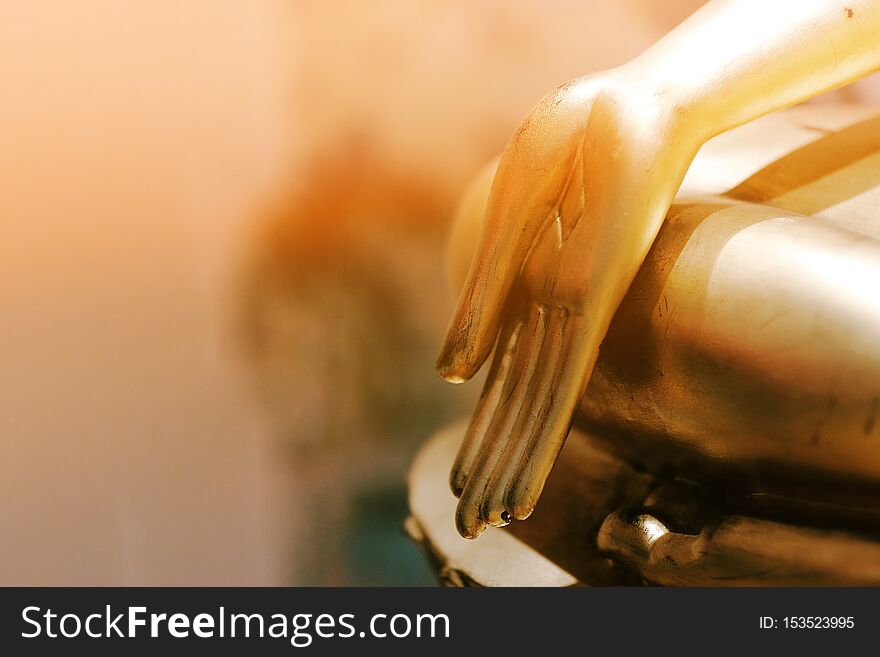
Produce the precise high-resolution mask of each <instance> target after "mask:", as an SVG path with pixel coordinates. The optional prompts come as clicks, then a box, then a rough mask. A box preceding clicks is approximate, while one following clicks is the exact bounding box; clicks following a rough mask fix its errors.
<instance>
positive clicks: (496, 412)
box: [439, 71, 697, 537]
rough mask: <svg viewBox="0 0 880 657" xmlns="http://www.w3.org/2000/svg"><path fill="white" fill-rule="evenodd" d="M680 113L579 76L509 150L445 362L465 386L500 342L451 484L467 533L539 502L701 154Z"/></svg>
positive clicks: (613, 83)
mask: <svg viewBox="0 0 880 657" xmlns="http://www.w3.org/2000/svg"><path fill="white" fill-rule="evenodd" d="M675 110H676V106H675V104H673V103H669V102H658V100H657V97H656V96H654V95H653V94H651V93H646V90H645V89H644V88H638V87H630V86H629V85H628V82H627V81H626V75H625V73H623V72H622V71H618V72H610V73H606V74H602V75H599V76H595V77H590V78H585V79H581V80H577V81H574V82H572V83H570V84H568V85H565V86H564V87H562V88H560V89H558V90H557V91H555V92H554V93H552V94H550V95H549V96H548V97H547V98H545V99H544V100H543V101H542V102H541V103H540V104H539V105H538V107H536V108H535V109H534V110H533V111H532V113H531V114H530V115H529V117H528V118H527V119H526V120H525V121H524V122H523V124H522V126H521V127H520V129H519V130H518V131H517V133H516V135H515V136H514V138H513V139H512V140H511V142H510V144H509V145H508V147H507V149H506V150H505V152H504V155H503V156H502V159H501V162H500V164H499V167H498V173H497V174H496V177H495V180H494V183H493V187H492V192H491V196H490V200H489V207H488V211H487V217H486V228H485V232H484V234H483V238H482V243H481V246H480V247H479V256H478V257H477V258H476V259H475V260H474V262H473V266H472V268H471V270H470V273H469V275H468V281H467V283H466V285H465V292H464V296H463V298H462V303H461V304H460V305H459V309H458V313H457V314H456V317H455V318H454V319H453V323H452V327H451V328H450V332H449V336H448V338H447V342H446V344H445V346H444V351H443V354H442V355H441V357H440V363H439V367H440V370H441V373H442V374H443V376H444V377H445V378H447V379H450V380H459V381H460V380H465V379H467V378H470V377H471V376H472V375H473V374H474V372H475V371H476V370H477V369H478V368H479V367H480V366H481V365H482V363H483V361H484V360H485V359H486V358H487V356H488V355H489V353H490V352H491V351H492V348H493V346H495V344H496V341H497V348H496V351H495V357H494V362H493V364H492V367H491V371H490V373H489V379H488V381H487V383H486V387H485V389H484V391H483V395H482V397H481V399H480V402H479V406H478V408H477V410H476V412H475V415H474V419H473V422H472V423H471V426H470V429H469V430H468V433H467V437H466V439H465V444H464V446H463V447H462V450H461V452H460V453H459V456H458V459H457V460H456V463H455V466H454V469H453V473H452V477H451V481H452V486H453V489H454V490H455V492H456V493H457V494H459V495H460V497H461V499H460V502H459V512H458V526H459V531H460V532H461V533H462V535H464V536H466V537H475V536H477V535H478V534H479V533H480V532H481V531H482V529H483V528H484V527H485V526H486V523H489V524H494V525H502V524H506V523H507V522H508V521H509V519H510V518H517V519H522V518H526V517H527V516H528V515H529V514H530V513H531V512H532V509H533V508H534V506H535V503H536V501H537V499H538V496H539V495H540V493H541V489H542V488H543V485H544V481H545V480H546V477H547V475H548V474H549V472H550V469H551V467H552V465H553V463H554V462H555V461H556V457H557V456H558V454H559V450H560V449H561V447H562V444H563V442H564V440H565V437H566V435H567V433H568V429H569V426H570V423H571V418H572V415H573V414H574V410H575V408H576V407H577V405H578V403H579V401H580V398H581V396H582V395H583V391H584V388H585V386H586V383H587V381H588V379H589V374H590V372H591V371H592V368H593V365H594V363H595V360H596V356H597V354H598V347H599V343H600V342H601V340H602V338H603V337H604V335H605V332H606V331H607V329H608V324H609V323H610V321H611V318H612V316H613V314H614V311H615V309H616V308H617V306H618V305H619V303H620V301H621V299H622V298H623V295H624V294H625V293H626V290H627V288H628V286H629V283H630V281H631V280H632V278H633V276H634V275H635V273H636V271H637V270H638V268H639V266H640V265H641V263H642V261H643V260H644V258H645V255H646V253H647V250H648V248H649V247H650V245H651V242H652V241H653V238H654V236H655V235H656V233H657V231H658V229H659V227H660V224H661V222H662V220H663V217H664V216H665V213H666V210H667V209H668V207H669V204H670V203H671V201H672V198H673V197H674V196H675V192H676V190H677V189H678V187H679V185H680V184H681V180H682V178H683V176H684V174H685V172H686V170H687V166H688V165H689V164H690V161H691V160H692V159H693V156H694V154H695V152H696V146H697V144H696V142H695V140H693V139H687V138H686V130H683V129H682V127H681V126H679V125H678V123H677V121H678V120H679V116H680V115H679V114H677V113H676V111H675Z"/></svg>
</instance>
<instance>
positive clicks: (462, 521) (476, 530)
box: [455, 513, 487, 541]
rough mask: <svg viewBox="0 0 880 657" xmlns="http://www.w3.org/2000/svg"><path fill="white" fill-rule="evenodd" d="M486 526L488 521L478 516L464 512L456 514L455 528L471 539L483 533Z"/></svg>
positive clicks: (460, 533)
mask: <svg viewBox="0 0 880 657" xmlns="http://www.w3.org/2000/svg"><path fill="white" fill-rule="evenodd" d="M486 527H487V525H486V523H485V522H483V521H482V520H480V519H479V518H477V517H476V516H472V515H469V514H462V513H457V514H455V528H456V529H457V530H458V534H459V535H460V536H461V537H462V538H466V539H468V540H469V541H471V540H473V539H475V538H477V537H478V536H479V535H480V534H482V533H483V532H484V531H485V529H486Z"/></svg>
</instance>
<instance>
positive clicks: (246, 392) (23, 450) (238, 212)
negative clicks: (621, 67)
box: [0, 0, 880, 585]
mask: <svg viewBox="0 0 880 657" xmlns="http://www.w3.org/2000/svg"><path fill="white" fill-rule="evenodd" d="M699 4H701V3H700V2H699V0H617V1H616V2H607V1H600V0H552V1H550V2H546V1H542V0H520V1H510V0H481V1H480V2H471V1H466V0H455V1H453V0H418V1H416V0H376V1H374V2H360V1H357V0H351V1H342V0H189V1H187V2H177V1H171V0H150V1H149V2H147V1H142V0H132V1H130V2H118V1H117V0H78V1H77V2H68V1H63V0H57V1H49V0H28V1H27V2H21V1H16V2H13V1H11V0H0V229H2V235H0V584H5V585H11V584H25V585H39V584H58V585H61V584H95V585H110V584H118V585H138V584H141V585H170V584H180V585H196V584H203V585H258V584H427V583H431V581H432V579H431V575H430V573H429V571H428V569H427V567H426V566H425V565H424V564H423V562H422V559H421V557H420V555H419V554H418V553H417V551H416V549H415V548H414V547H413V546H411V545H410V544H409V543H408V542H407V540H406V539H405V538H404V537H403V534H402V533H401V531H400V526H401V523H402V521H403V519H404V517H405V515H406V503H405V488H404V475H405V471H406V468H407V465H408V462H409V460H410V458H411V457H412V455H413V453H414V451H415V449H416V448H417V447H418V445H419V443H420V442H421V441H422V440H424V439H425V438H426V437H427V436H428V435H429V434H430V433H431V432H432V431H433V430H434V429H436V428H437V427H439V426H440V425H442V424H443V423H444V422H446V421H448V420H449V419H450V418H452V417H455V416H456V415H460V414H462V413H464V412H466V409H467V408H468V406H469V404H471V402H472V397H473V395H474V393H475V392H476V390H475V388H476V386H473V385H472V386H465V387H463V388H457V389H447V386H444V385H443V384H442V383H441V382H440V381H439V379H437V378H436V377H435V375H434V373H433V361H434V356H435V350H436V348H437V346H438V344H439V339H440V336H441V333H442V330H443V329H444V327H445V322H446V319H447V316H448V313H449V311H450V308H451V305H452V299H451V297H450V294H449V292H448V290H447V289H446V285H445V281H444V279H443V267H442V249H443V243H444V239H445V233H446V228H447V226H448V221H449V218H450V215H451V212H452V209H453V208H454V206H455V202H456V198H457V196H458V194H459V193H460V191H461V190H462V188H463V186H464V185H465V184H466V182H467V181H468V179H469V178H470V177H471V176H473V175H474V173H475V172H476V171H477V170H478V169H479V168H480V167H481V166H482V164H483V163H484V162H486V161H487V160H488V159H490V158H491V157H492V156H494V155H495V154H496V153H497V152H498V151H499V150H500V149H501V147H502V146H503V144H504V142H505V140H506V138H507V136H508V135H509V134H510V133H511V132H512V130H513V129H514V127H515V125H516V123H517V121H518V120H519V118H521V117H522V116H523V115H524V114H525V113H526V112H527V111H528V109H529V108H530V107H531V105H532V104H533V103H534V102H535V101H537V100H538V99H539V98H540V97H541V96H542V95H543V94H544V93H545V92H546V91H548V90H549V89H551V88H552V87H554V86H556V85H558V84H560V83H562V82H565V81H566V80H568V79H570V78H573V77H575V76H578V75H581V74H584V73H587V72H590V71H593V70H597V69H602V68H607V67H610V66H614V65H616V64H619V63H621V62H623V61H625V60H627V59H629V58H630V57H632V56H633V55H635V54H637V53H638V52H639V51H641V50H642V49H644V48H645V47H646V46H648V45H649V44H650V43H652V42H653V41H654V40H656V39H657V38H658V37H659V36H661V35H662V34H663V33H664V32H666V31H668V30H669V29H670V28H671V27H672V26H674V25H675V24H676V23H678V22H679V21H680V20H681V19H682V18H684V17H685V16H686V15H687V14H689V13H690V12H692V11H693V10H694V9H695V8H696V7H697V6H699ZM871 84H872V83H871V81H868V82H867V83H862V84H860V85H859V86H857V87H854V88H850V89H848V90H845V91H843V92H838V97H843V98H845V99H848V100H862V101H867V102H877V101H878V100H880V93H878V90H877V88H876V81H874V82H873V84H874V87H872V86H871Z"/></svg>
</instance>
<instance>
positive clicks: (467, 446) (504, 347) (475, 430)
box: [449, 320, 523, 497]
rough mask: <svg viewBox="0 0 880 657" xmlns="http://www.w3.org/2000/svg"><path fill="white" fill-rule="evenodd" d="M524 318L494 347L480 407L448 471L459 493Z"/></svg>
mask: <svg viewBox="0 0 880 657" xmlns="http://www.w3.org/2000/svg"><path fill="white" fill-rule="evenodd" d="M522 326H523V322H522V320H520V321H517V322H516V323H514V324H513V325H512V326H510V328H508V329H507V330H505V331H502V334H501V337H500V338H499V340H498V345H497V346H496V348H495V358H494V360H493V362H492V368H491V369H490V370H489V375H488V377H487V378H486V383H485V385H484V386H483V392H482V393H481V394H480V400H479V401H478V402H477V408H476V409H475V410H474V415H473V418H472V419H471V422H470V425H468V429H467V432H466V433H465V436H464V441H463V442H462V444H461V447H460V448H459V450H458V455H457V456H456V457H455V462H454V463H453V464H452V472H451V473H450V475H449V484H450V486H451V487H452V492H453V493H454V494H455V496H456V497H458V496H460V495H461V492H462V490H464V485H465V483H466V482H467V480H468V477H470V473H471V471H472V470H473V467H474V461H475V460H476V458H477V453H478V452H479V450H480V444H481V443H482V441H483V437H484V436H485V435H486V429H487V427H488V426H489V422H490V421H491V420H492V416H493V415H494V413H495V409H496V408H497V407H498V402H499V399H500V398H501V392H502V390H503V388H504V383H505V381H506V380H507V376H508V373H509V372H510V365H511V363H512V362H513V356H514V354H515V353H516V345H517V342H518V340H519V336H520V332H521V330H522Z"/></svg>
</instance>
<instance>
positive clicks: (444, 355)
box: [437, 339, 482, 384]
mask: <svg viewBox="0 0 880 657" xmlns="http://www.w3.org/2000/svg"><path fill="white" fill-rule="evenodd" d="M480 365H482V361H481V362H479V363H474V362H473V361H472V360H470V359H469V358H468V357H467V355H466V352H463V350H462V349H461V348H460V347H459V346H458V345H457V343H455V342H453V341H451V340H448V339H447V341H446V342H445V343H444V344H443V348H442V349H441V351H440V356H439V357H438V358H437V373H438V374H439V375H440V377H441V378H442V379H443V380H444V381H446V382H448V383H454V384H459V383H464V382H465V381H468V380H469V379H471V378H472V377H473V376H474V374H476V372H477V370H479V368H480Z"/></svg>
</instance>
